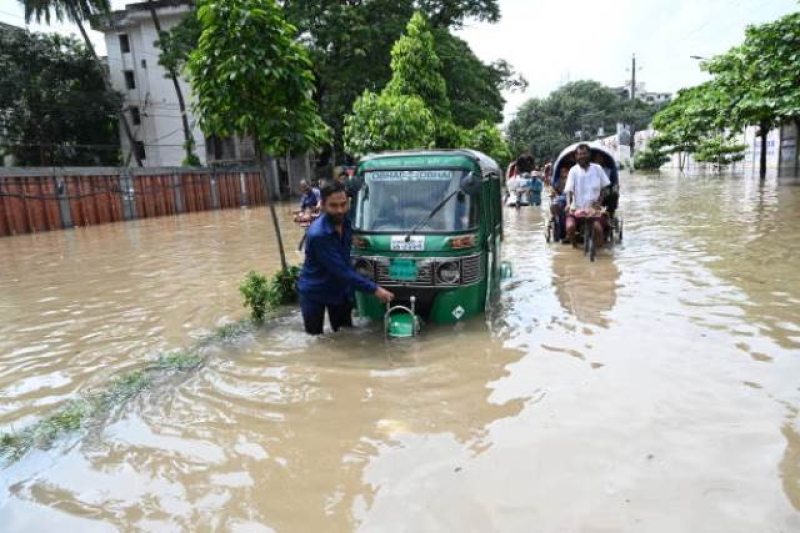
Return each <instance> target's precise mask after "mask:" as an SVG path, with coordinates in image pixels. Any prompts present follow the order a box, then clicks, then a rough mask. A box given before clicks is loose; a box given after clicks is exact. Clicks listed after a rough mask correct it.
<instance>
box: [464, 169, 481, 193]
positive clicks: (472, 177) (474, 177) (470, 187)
mask: <svg viewBox="0 0 800 533" xmlns="http://www.w3.org/2000/svg"><path fill="white" fill-rule="evenodd" d="M480 190H481V176H480V174H476V173H475V172H470V173H469V174H467V175H466V176H464V178H463V179H462V180H461V191H462V192H463V193H464V194H467V195H469V196H475V195H476V194H478V193H479V192H480Z"/></svg>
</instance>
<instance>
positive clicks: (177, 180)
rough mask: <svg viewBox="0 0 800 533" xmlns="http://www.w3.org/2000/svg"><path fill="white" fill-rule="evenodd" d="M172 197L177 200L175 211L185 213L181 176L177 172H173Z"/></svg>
mask: <svg viewBox="0 0 800 533" xmlns="http://www.w3.org/2000/svg"><path fill="white" fill-rule="evenodd" d="M172 199H173V200H174V202H175V212H176V213H183V212H184V210H185V209H184V207H183V187H182V186H181V177H180V175H178V173H177V172H173V173H172Z"/></svg>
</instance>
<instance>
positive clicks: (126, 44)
mask: <svg viewBox="0 0 800 533" xmlns="http://www.w3.org/2000/svg"><path fill="white" fill-rule="evenodd" d="M119 49H120V51H121V52H122V53H123V54H127V53H129V52H130V51H131V42H130V41H129V40H128V34H127V33H120V34H119Z"/></svg>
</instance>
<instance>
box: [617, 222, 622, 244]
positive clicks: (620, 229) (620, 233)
mask: <svg viewBox="0 0 800 533" xmlns="http://www.w3.org/2000/svg"><path fill="white" fill-rule="evenodd" d="M617 233H618V234H619V242H622V219H619V228H618V229H617Z"/></svg>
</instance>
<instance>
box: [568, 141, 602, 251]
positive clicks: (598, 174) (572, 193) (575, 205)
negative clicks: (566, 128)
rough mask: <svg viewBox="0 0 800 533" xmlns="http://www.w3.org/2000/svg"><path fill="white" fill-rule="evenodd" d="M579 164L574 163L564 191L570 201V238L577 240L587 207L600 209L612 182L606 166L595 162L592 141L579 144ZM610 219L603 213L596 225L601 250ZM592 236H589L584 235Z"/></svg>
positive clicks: (593, 234)
mask: <svg viewBox="0 0 800 533" xmlns="http://www.w3.org/2000/svg"><path fill="white" fill-rule="evenodd" d="M575 156H576V160H577V161H578V164H577V165H574V166H573V167H572V168H571V169H570V171H569V176H568V177H567V183H566V185H565V186H564V192H565V193H566V194H567V197H568V200H569V209H568V212H569V214H568V215H567V224H566V227H567V238H568V240H569V241H570V242H575V231H576V229H577V225H578V218H580V213H581V211H583V210H587V209H597V208H599V207H600V202H601V200H602V198H603V194H604V189H605V188H606V187H608V186H610V185H611V181H610V180H609V178H608V176H606V173H605V171H604V170H603V167H601V166H600V165H598V164H596V163H592V162H591V149H590V148H589V145H588V144H579V145H578V148H577V149H576V151H575ZM607 226H608V218H607V217H606V216H601V217H600V218H597V219H595V221H594V223H593V224H592V237H593V238H594V244H595V247H596V248H597V249H599V248H600V247H601V246H602V245H603V241H604V240H605V238H604V237H605V230H606V227H607ZM584 238H588V235H586V236H584Z"/></svg>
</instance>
